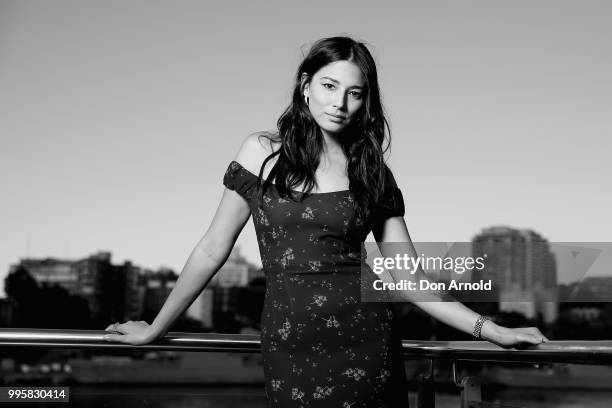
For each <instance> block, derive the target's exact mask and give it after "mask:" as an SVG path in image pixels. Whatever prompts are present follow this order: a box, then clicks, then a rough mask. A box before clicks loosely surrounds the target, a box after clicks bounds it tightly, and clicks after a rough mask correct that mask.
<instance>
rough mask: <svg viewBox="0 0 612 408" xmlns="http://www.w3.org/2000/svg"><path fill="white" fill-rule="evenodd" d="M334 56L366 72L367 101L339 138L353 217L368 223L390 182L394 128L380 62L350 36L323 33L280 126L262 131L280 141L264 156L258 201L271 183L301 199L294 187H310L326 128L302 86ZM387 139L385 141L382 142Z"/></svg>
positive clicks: (288, 195)
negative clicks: (386, 107)
mask: <svg viewBox="0 0 612 408" xmlns="http://www.w3.org/2000/svg"><path fill="white" fill-rule="evenodd" d="M336 61H351V62H353V63H354V64H355V65H357V67H359V69H360V70H361V73H362V75H363V77H364V78H365V85H364V90H363V96H364V103H363V104H362V106H361V108H360V111H359V112H357V116H356V118H355V120H353V121H352V122H351V123H350V124H349V125H348V126H347V128H346V129H345V130H344V131H343V134H342V135H341V136H340V137H339V138H338V140H339V142H340V144H341V147H342V150H343V152H344V154H345V155H346V157H347V161H348V164H347V172H348V178H349V190H350V192H351V193H352V195H353V197H354V218H353V222H355V223H357V224H364V223H365V222H366V220H369V219H371V216H372V215H374V214H375V209H376V207H377V204H378V203H379V201H380V200H381V199H382V196H383V192H385V190H386V188H387V186H388V183H389V176H390V171H389V169H388V167H387V166H386V164H385V160H384V153H385V152H386V150H387V149H388V148H389V147H390V144H391V131H390V127H389V123H388V121H387V119H386V117H385V113H384V109H383V106H382V102H381V100H380V90H379V87H378V77H377V72H376V64H375V62H374V59H373V58H372V55H371V54H370V52H369V51H368V49H367V48H366V46H365V44H363V43H361V42H358V41H355V40H353V39H352V38H350V37H330V38H323V39H320V40H318V41H317V42H315V43H314V45H313V46H312V47H311V48H310V51H309V52H308V54H307V55H306V57H305V58H304V60H303V61H302V63H301V64H300V66H299V68H298V70H297V73H296V75H295V84H294V88H293V96H292V100H291V103H290V104H289V106H288V107H287V109H285V111H284V112H283V114H282V115H281V116H280V118H279V119H278V122H277V127H278V132H274V133H268V134H265V133H264V134H262V136H264V137H267V138H268V139H269V140H271V141H274V142H277V143H278V142H280V148H279V149H277V150H276V151H275V152H274V153H272V154H270V155H269V156H268V157H267V158H266V159H265V160H264V162H263V164H262V166H261V169H260V172H259V183H260V186H261V187H262V188H260V189H259V205H260V206H261V203H262V200H263V195H264V194H265V191H266V190H267V188H269V187H270V186H271V185H272V183H274V184H275V185H276V189H277V191H278V193H279V195H280V196H281V197H285V198H289V199H291V200H299V199H300V197H303V196H302V195H301V194H300V193H299V192H297V191H296V190H294V187H296V186H299V185H301V184H303V185H304V187H305V188H304V192H305V193H310V192H312V189H313V187H314V186H315V172H316V170H317V168H318V167H319V158H320V155H321V153H322V152H323V143H324V139H323V134H322V132H321V129H320V128H319V125H318V124H317V123H316V122H315V120H314V118H313V117H312V115H311V113H310V110H309V108H308V106H307V105H306V102H305V100H304V94H303V92H304V87H305V85H306V84H307V83H310V81H311V80H312V78H313V76H314V74H315V73H316V72H317V71H319V69H321V68H322V67H324V66H326V65H328V64H330V63H333V62H336ZM385 140H387V143H386V147H385V148H383V144H384V143H385ZM275 156H278V159H277V160H276V162H275V163H274V166H273V167H272V169H271V171H270V174H269V175H268V177H267V179H266V180H265V181H264V182H263V183H262V182H261V180H262V178H263V169H264V168H265V166H266V163H267V162H268V161H269V160H271V159H272V158H274V157H275Z"/></svg>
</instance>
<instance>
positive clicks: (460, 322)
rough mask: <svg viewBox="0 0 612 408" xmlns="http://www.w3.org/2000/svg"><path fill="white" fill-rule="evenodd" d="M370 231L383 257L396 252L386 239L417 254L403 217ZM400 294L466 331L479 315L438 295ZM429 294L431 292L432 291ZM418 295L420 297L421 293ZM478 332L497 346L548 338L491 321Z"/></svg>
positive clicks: (535, 331) (533, 329)
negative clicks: (391, 251) (426, 297)
mask: <svg viewBox="0 0 612 408" xmlns="http://www.w3.org/2000/svg"><path fill="white" fill-rule="evenodd" d="M372 233H373V235H374V239H375V240H376V242H377V244H378V246H379V248H380V251H381V254H382V255H383V257H394V256H395V254H396V253H397V250H395V249H394V250H393V254H389V253H388V252H389V251H388V250H387V249H386V248H385V246H384V245H381V244H383V243H389V242H393V243H402V244H405V246H404V245H402V252H403V253H405V254H407V255H408V256H409V257H411V258H416V257H417V256H418V255H417V252H416V250H415V248H414V245H413V243H412V240H411V239H410V235H409V234H408V228H407V227H406V223H405V221H404V218H403V217H401V216H394V217H390V218H387V219H386V220H384V221H382V222H381V223H380V225H378V226H377V227H376V228H374V229H373V231H372ZM394 247H395V245H394ZM391 275H392V276H393V279H394V280H395V281H399V279H401V278H400V277H399V276H396V275H395V274H394V272H393V271H391ZM415 275H416V276H417V277H420V278H426V277H427V276H426V275H425V273H424V272H423V270H422V269H421V268H420V266H419V268H418V271H417V272H416V274H415ZM402 295H404V296H405V297H406V299H407V300H410V301H411V302H412V303H414V304H415V305H417V306H418V307H419V308H420V309H422V310H424V311H425V312H427V313H428V314H430V315H431V316H433V317H435V318H436V319H438V320H440V321H441V322H443V323H445V324H447V325H449V326H452V327H454V328H456V329H458V330H461V331H463V332H465V333H468V334H472V331H473V329H474V326H475V325H476V322H477V320H478V318H479V317H480V315H479V314H477V313H476V312H474V311H473V310H471V309H469V308H468V307H466V306H465V305H463V304H462V303H460V302H458V301H456V300H455V301H442V300H441V299H440V298H439V297H434V298H432V299H431V300H428V301H417V300H414V299H411V298H412V297H413V296H414V293H413V292H412V291H408V290H406V291H403V293H402ZM431 296H435V295H433V294H432V295H431ZM420 298H421V299H422V296H421V297H420ZM480 333H481V337H482V338H483V339H485V340H487V341H490V342H491V343H494V344H497V345H498V346H501V347H514V346H517V345H525V344H540V343H543V342H546V341H548V339H547V338H546V336H544V335H543V334H542V332H540V330H539V329H538V328H537V327H521V328H513V329H512V328H507V327H504V326H500V325H498V324H496V323H495V322H493V321H491V320H486V321H485V322H484V324H483V325H482V329H481V332H480Z"/></svg>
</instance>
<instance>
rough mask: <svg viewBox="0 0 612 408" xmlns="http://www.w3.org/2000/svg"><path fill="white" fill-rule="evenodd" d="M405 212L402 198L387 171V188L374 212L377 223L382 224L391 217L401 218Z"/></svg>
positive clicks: (389, 171)
mask: <svg viewBox="0 0 612 408" xmlns="http://www.w3.org/2000/svg"><path fill="white" fill-rule="evenodd" d="M405 212H406V209H405V207H404V196H403V195H402V191H401V190H400V189H399V187H398V186H397V183H396V182H395V178H394V177H393V174H392V173H391V170H388V171H387V188H386V189H385V192H384V193H383V196H382V198H381V200H380V202H379V204H378V208H377V210H376V218H377V221H379V222H382V221H384V220H386V219H387V218H391V217H403V216H404V214H405Z"/></svg>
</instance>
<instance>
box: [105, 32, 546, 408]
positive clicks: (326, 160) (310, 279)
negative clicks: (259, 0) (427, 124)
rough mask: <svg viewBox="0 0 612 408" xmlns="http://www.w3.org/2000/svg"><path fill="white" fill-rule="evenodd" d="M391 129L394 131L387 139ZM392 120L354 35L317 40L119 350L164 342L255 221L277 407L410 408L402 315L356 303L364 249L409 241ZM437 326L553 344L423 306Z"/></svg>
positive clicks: (270, 385)
mask: <svg viewBox="0 0 612 408" xmlns="http://www.w3.org/2000/svg"><path fill="white" fill-rule="evenodd" d="M385 131H387V132H385ZM385 134H388V124H387V121H386V119H385V116H384V113H383V108H382V105H381V101H380V94H379V87H378V79H377V73H376V66H375V63H374V60H373V58H372V56H371V55H370V53H369V51H368V50H367V48H366V47H365V45H364V44H362V43H360V42H356V41H354V40H353V39H351V38H348V37H333V38H326V39H322V40H319V41H318V42H317V43H315V44H314V45H313V47H312V49H311V50H310V52H309V54H308V55H307V56H306V58H305V59H304V61H303V62H302V64H301V65H300V67H299V69H298V71H297V75H296V78H295V88H294V92H293V98H292V101H291V104H290V106H289V107H288V108H287V109H286V111H285V112H284V113H283V114H282V116H281V117H280V119H279V120H278V132H276V133H274V134H259V135H251V136H249V137H248V138H247V139H246V140H245V141H244V143H243V144H242V147H241V148H240V150H239V152H238V155H237V156H236V158H235V160H233V161H232V162H231V163H230V164H229V166H228V168H227V171H226V173H225V176H224V178H223V183H224V184H225V186H226V187H227V189H225V190H224V193H223V197H222V199H221V203H220V204H219V207H218V209H217V212H216V214H215V216H214V219H213V221H212V224H211V225H210V227H209V229H208V231H207V232H206V234H205V235H204V237H203V238H202V239H201V241H200V242H199V243H198V244H197V246H196V248H195V249H194V250H193V252H192V254H191V255H190V257H189V259H188V261H187V263H186V265H185V267H184V269H183V271H182V272H181V274H180V277H179V279H178V281H177V283H176V286H175V287H174V289H173V291H172V293H171V294H170V295H169V297H168V299H167V300H166V302H165V304H164V305H163V307H162V309H161V311H160V312H159V314H158V316H157V317H156V318H155V320H154V321H153V323H152V324H151V325H149V324H147V323H145V322H142V321H141V322H127V323H124V324H118V323H115V324H113V325H110V326H109V327H108V328H107V330H108V331H114V332H117V334H109V335H107V337H108V340H109V341H120V342H124V343H130V344H145V343H148V342H151V341H154V340H156V339H158V338H160V337H162V336H163V335H164V334H165V333H166V332H167V330H168V327H169V326H170V325H171V323H172V322H173V321H174V320H175V319H176V318H177V317H178V316H179V315H180V314H181V313H183V312H184V310H185V309H186V308H187V307H188V306H189V305H190V304H191V302H192V301H193V300H194V299H195V297H196V296H197V295H198V294H199V293H200V291H201V290H202V288H203V287H204V286H205V285H206V283H207V282H208V281H209V280H210V279H211V277H212V276H213V275H214V273H215V272H216V271H217V270H218V269H219V268H220V267H221V266H222V265H223V263H224V262H225V260H226V259H227V256H228V254H229V253H230V250H231V249H232V247H233V245H234V243H235V240H236V238H237V237H238V235H239V233H240V231H241V230H242V228H243V227H244V225H245V223H246V222H247V220H248V218H249V216H250V215H253V221H254V223H255V228H256V231H257V238H258V242H259V248H260V253H261V258H262V261H263V267H264V269H265V273H266V277H267V279H266V299H265V303H264V309H263V313H262V321H261V325H262V355H263V361H264V375H265V380H266V385H265V388H266V394H267V396H268V399H269V401H270V406H271V407H303V406H316V407H352V408H356V407H366V406H367V407H372V406H376V407H395V406H398V407H399V406H401V407H406V406H407V404H408V400H407V393H406V391H405V386H404V382H405V373H404V368H403V367H404V366H403V357H402V352H401V339H400V338H399V336H398V335H397V334H396V333H397V323H396V322H397V320H396V316H395V314H394V312H393V308H392V307H391V305H390V304H389V303H386V302H378V303H375V302H372V303H362V302H361V301H360V294H361V292H360V287H361V281H360V271H361V254H360V250H361V244H362V242H363V241H364V240H365V238H366V236H367V235H368V234H369V232H370V231H372V232H373V235H374V238H375V239H376V241H377V242H379V243H382V242H405V243H407V244H408V246H409V247H410V248H412V250H413V249H414V248H413V247H412V243H411V240H410V236H409V235H408V231H407V229H406V224H405V223H404V219H403V216H404V201H403V197H402V193H401V191H400V190H399V188H398V187H397V185H396V184H395V180H394V177H393V175H392V173H391V171H390V170H389V168H388V167H387V166H386V165H385V162H384V158H383V153H384V149H383V142H384V138H385ZM415 303H416V304H418V306H419V307H421V308H422V309H423V310H425V311H426V312H428V313H429V314H431V315H432V316H434V317H436V318H438V319H439V320H441V321H443V322H445V323H447V324H449V325H451V326H453V327H456V328H457V329H459V330H462V331H464V332H467V333H473V334H474V335H475V336H476V337H478V338H484V339H486V340H489V341H491V342H494V343H496V344H498V345H501V346H504V347H510V346H513V345H518V344H521V343H532V344H538V343H540V342H543V341H546V340H547V339H546V338H545V337H544V336H543V335H542V333H540V331H539V330H538V329H537V328H520V329H509V328H505V327H501V326H498V325H496V324H495V323H493V322H491V321H488V320H485V319H484V318H483V317H481V316H479V315H477V314H476V313H474V312H473V311H471V310H470V309H468V308H466V307H465V306H463V305H461V304H460V303H457V302H415Z"/></svg>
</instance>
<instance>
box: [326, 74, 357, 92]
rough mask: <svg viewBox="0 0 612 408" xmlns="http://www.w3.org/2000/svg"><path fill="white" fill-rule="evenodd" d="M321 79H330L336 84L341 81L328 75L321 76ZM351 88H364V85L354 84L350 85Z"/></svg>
mask: <svg viewBox="0 0 612 408" xmlns="http://www.w3.org/2000/svg"><path fill="white" fill-rule="evenodd" d="M321 79H328V80H330V81H332V82H333V83H335V84H339V83H340V82H338V81H336V80H335V79H334V78H330V77H326V76H325V77H321ZM349 88H359V89H364V87H363V86H360V85H353V86H350V87H349Z"/></svg>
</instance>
